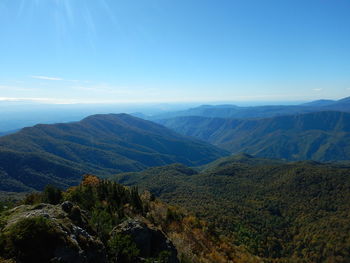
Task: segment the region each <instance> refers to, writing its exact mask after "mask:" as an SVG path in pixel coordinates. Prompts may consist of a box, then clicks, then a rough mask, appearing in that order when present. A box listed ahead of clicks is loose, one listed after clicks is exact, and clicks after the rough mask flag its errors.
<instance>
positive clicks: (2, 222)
mask: <svg viewBox="0 0 350 263" xmlns="http://www.w3.org/2000/svg"><path fill="white" fill-rule="evenodd" d="M182 171H187V172H190V171H192V170H191V169H188V168H186V169H183V170H182ZM43 202H46V204H45V203H43ZM22 204H25V205H21V206H18V207H15V208H14V209H10V207H8V208H3V211H0V262H11V260H12V261H16V262H19V261H20V262H49V261H52V260H54V261H55V260H58V258H60V257H61V258H62V259H63V260H67V262H76V260H77V258H78V257H80V256H81V255H83V256H84V257H86V262H107V261H108V262H119V263H120V262H121V263H130V262H135V263H136V262H149V263H151V262H152V263H156V262H157V263H170V262H171V263H173V262H174V263H177V262H182V263H189V262H191V263H199V262H204V261H203V260H205V262H208V263H214V262H215V263H225V262H229V261H232V262H237V263H240V262H259V259H258V258H256V257H254V256H252V255H250V253H249V252H247V251H245V250H244V249H242V248H238V247H236V246H234V245H232V244H229V243H228V242H227V241H226V240H225V239H224V238H221V237H219V236H218V235H216V233H215V231H213V228H212V227H210V226H209V225H208V224H207V223H206V222H204V221H202V220H199V219H198V218H196V217H195V216H193V215H190V214H188V213H187V212H186V211H184V210H182V209H180V208H177V207H174V206H168V205H166V204H164V203H162V202H160V201H159V200H157V199H155V198H154V196H152V195H151V194H150V193H149V192H145V193H144V194H143V195H141V196H140V195H139V193H138V189H137V188H136V187H131V188H129V187H125V186H122V185H120V184H117V183H115V182H111V181H108V180H102V179H99V178H97V177H96V176H93V175H85V176H84V178H83V181H82V182H81V184H80V185H78V186H75V187H71V188H69V189H68V190H67V191H64V192H63V191H61V190H59V189H58V188H56V187H54V186H47V187H46V188H45V190H44V191H43V192H36V193H32V194H29V195H27V197H26V198H25V199H24V200H23V201H22ZM189 248H190V249H189ZM57 253H58V254H59V256H58V257H57ZM81 253H82V254H81ZM177 256H178V258H177ZM56 257H57V258H56ZM104 258H105V259H104ZM68 259H69V260H68ZM189 259H191V260H189ZM84 260H85V259H84Z"/></svg>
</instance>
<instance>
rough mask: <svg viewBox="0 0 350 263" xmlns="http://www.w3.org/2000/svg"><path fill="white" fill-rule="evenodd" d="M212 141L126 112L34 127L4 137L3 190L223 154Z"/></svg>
mask: <svg viewBox="0 0 350 263" xmlns="http://www.w3.org/2000/svg"><path fill="white" fill-rule="evenodd" d="M225 154H226V152H225V151H224V150H221V149H218V148H216V147H214V146H212V145H210V144H208V143H205V142H201V141H198V140H196V139H191V138H187V137H184V136H182V135H178V134H176V133H175V132H172V131H171V130H169V129H167V128H165V127H163V126H160V125H158V124H155V123H152V122H149V121H145V120H142V119H139V118H136V117H132V116H130V115H126V114H106V115H94V116H90V117H87V118H85V119H84V120H82V121H80V122H74V123H65V124H51V125H36V126H34V127H29V128H24V129H22V130H21V131H19V132H17V133H15V134H11V135H7V136H3V137H1V138H0V157H1V158H0V182H1V184H0V190H1V191H28V190H33V189H35V190H40V189H43V187H44V186H45V185H46V184H48V183H51V184H55V185H57V186H61V187H67V186H69V185H74V184H77V183H78V182H79V180H80V175H81V174H83V173H86V172H90V173H96V174H100V175H104V174H105V175H106V174H113V173H117V172H121V171H139V170H142V169H144V168H146V167H150V166H159V165H166V164H170V163H174V162H180V163H184V164H187V165H200V164H204V163H207V162H209V161H212V160H215V159H217V158H218V157H221V156H223V155H225Z"/></svg>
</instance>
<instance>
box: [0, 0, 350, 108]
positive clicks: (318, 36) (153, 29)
mask: <svg viewBox="0 0 350 263" xmlns="http://www.w3.org/2000/svg"><path fill="white" fill-rule="evenodd" d="M349 14H350V1H348V0H332V1H330V0H327V1H326V0H318V1H316V0H227V1H226V0H219V1H214V0H134V1H132V0H0V100H27V99H30V100H35V101H40V102H52V103H76V102H85V103H87V102H101V103H102V102H104V103H105V102H201V101H203V102H219V101H225V102H227V101H279V100H281V101H288V100H290V101H301V100H313V99H322V98H330V99H338V98H342V97H346V96H349V95H350V15H349Z"/></svg>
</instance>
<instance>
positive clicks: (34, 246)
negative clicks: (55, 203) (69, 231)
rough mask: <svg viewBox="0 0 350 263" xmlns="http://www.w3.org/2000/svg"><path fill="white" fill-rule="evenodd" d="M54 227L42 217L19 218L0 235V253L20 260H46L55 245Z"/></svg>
mask: <svg viewBox="0 0 350 263" xmlns="http://www.w3.org/2000/svg"><path fill="white" fill-rule="evenodd" d="M56 235H57V233H56V232H55V229H54V227H53V226H52V225H51V223H50V221H49V220H48V219H46V218H44V217H32V218H24V219H21V220H20V221H19V222H17V223H16V224H14V225H12V226H11V227H10V228H9V229H7V230H6V231H5V232H3V233H1V235H0V255H2V256H5V257H6V258H15V259H16V260H17V261H20V262H48V261H49V259H50V255H52V254H53V249H54V247H55V246H57V245H58V244H57V242H59V240H57V239H56V238H55V236H56Z"/></svg>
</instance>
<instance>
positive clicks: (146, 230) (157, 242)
mask: <svg viewBox="0 0 350 263" xmlns="http://www.w3.org/2000/svg"><path fill="white" fill-rule="evenodd" d="M113 231H114V232H115V233H120V234H123V235H129V236H130V237H131V239H132V240H133V241H134V243H135V244H136V246H137V248H138V249H139V250H140V256H141V257H144V258H150V257H151V258H157V257H158V256H159V255H160V254H161V253H162V252H164V251H166V252H167V253H168V257H167V258H168V259H167V260H168V261H167V262H168V263H179V260H178V259H177V251H176V249H175V246H174V245H173V243H172V242H171V241H170V240H169V239H168V238H167V237H166V235H165V234H164V233H163V232H162V231H160V230H159V229H156V228H155V227H153V226H151V225H149V224H146V223H145V222H143V221H142V219H141V218H136V219H135V218H134V219H128V220H126V221H124V222H123V223H121V224H120V225H118V226H117V227H116V228H115V229H114V230H113Z"/></svg>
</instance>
